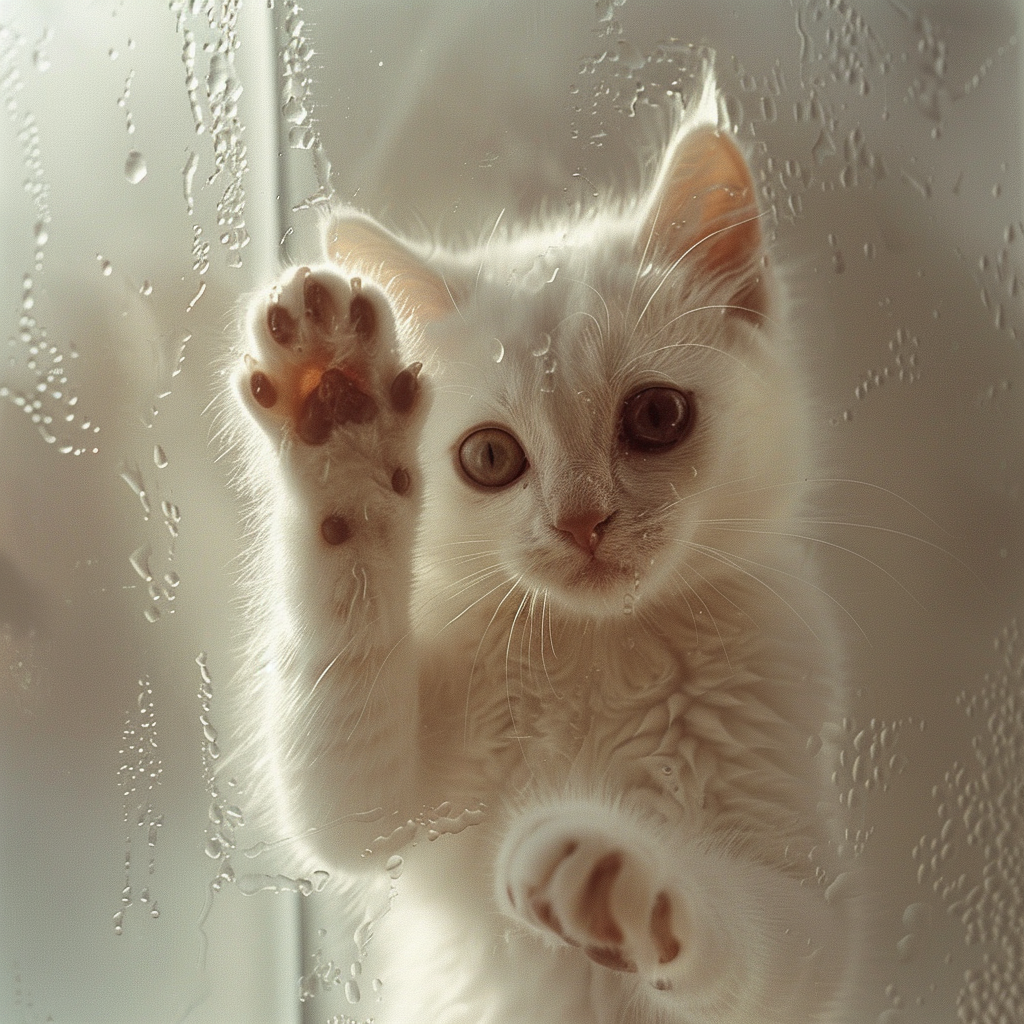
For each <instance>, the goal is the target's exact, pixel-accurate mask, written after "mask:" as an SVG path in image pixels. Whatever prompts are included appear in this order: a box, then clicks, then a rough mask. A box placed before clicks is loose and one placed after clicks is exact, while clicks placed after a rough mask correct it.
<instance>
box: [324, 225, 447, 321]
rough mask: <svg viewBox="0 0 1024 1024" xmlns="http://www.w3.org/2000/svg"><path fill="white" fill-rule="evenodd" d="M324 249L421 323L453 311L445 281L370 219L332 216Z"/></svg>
mask: <svg viewBox="0 0 1024 1024" xmlns="http://www.w3.org/2000/svg"><path fill="white" fill-rule="evenodd" d="M325 247H326V250H327V255H328V256H329V257H330V258H331V259H332V260H334V262H335V263H338V264H339V265H341V266H342V267H344V268H345V269H346V270H348V271H349V272H351V273H353V274H359V273H363V274H366V275H367V276H368V277H373V278H374V279H375V280H376V281H377V282H378V283H379V284H380V285H381V286H382V287H383V288H384V289H385V290H386V291H387V292H388V293H389V294H391V295H392V296H394V298H395V299H396V300H398V301H399V302H404V303H405V304H406V305H407V306H408V308H409V311H410V312H411V313H412V314H413V315H414V316H416V317H417V318H419V319H420V320H443V319H445V318H446V317H448V316H449V315H451V314H452V313H453V312H455V304H454V302H453V301H452V296H451V294H450V292H449V291H448V288H447V287H446V285H445V282H444V279H443V278H442V277H441V276H440V275H439V274H436V273H435V272H434V271H433V270H431V269H430V268H429V267H427V265H426V264H425V263H424V262H423V261H422V260H421V259H420V258H419V257H418V256H417V255H416V254H415V253H413V252H411V251H410V250H409V249H408V248H406V246H405V245H403V244H402V242H401V241H399V239H397V238H396V237H395V236H394V235H392V234H391V233H390V232H389V231H387V230H385V229H384V228H382V227H381V226H380V225H379V224H376V223H375V222H374V221H372V220H371V219H370V218H369V217H365V216H363V215H361V214H358V213H349V214H346V213H342V214H341V215H339V216H337V217H335V218H334V219H333V220H332V221H331V223H330V225H329V226H328V228H327V233H326V235H325Z"/></svg>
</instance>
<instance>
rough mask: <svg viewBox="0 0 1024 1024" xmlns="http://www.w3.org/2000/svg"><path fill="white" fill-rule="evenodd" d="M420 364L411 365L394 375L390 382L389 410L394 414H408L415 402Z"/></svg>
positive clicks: (418, 387)
mask: <svg viewBox="0 0 1024 1024" xmlns="http://www.w3.org/2000/svg"><path fill="white" fill-rule="evenodd" d="M422 369H423V364H422V363H412V364H411V365H410V366H407V367H406V368H405V369H404V370H402V371H401V372H400V373H398V374H396V376H395V379H394V380H393V381H392V382H391V393H390V397H391V408H392V409H394V410H395V412H408V411H409V410H410V409H411V408H412V407H413V405H414V404H415V402H416V396H417V395H418V394H419V390H420V381H419V376H420V370H422Z"/></svg>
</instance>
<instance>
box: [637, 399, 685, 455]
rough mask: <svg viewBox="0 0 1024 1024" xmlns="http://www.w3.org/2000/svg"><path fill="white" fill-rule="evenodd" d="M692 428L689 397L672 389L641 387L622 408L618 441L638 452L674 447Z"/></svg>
mask: <svg viewBox="0 0 1024 1024" xmlns="http://www.w3.org/2000/svg"><path fill="white" fill-rule="evenodd" d="M692 425H693V398H692V396H691V395H688V394H686V393H684V392H682V391H677V390H676V389H675V388H644V389H643V391H638V392H637V393H636V394H635V395H631V396H630V397H629V398H627V399H626V403H625V405H623V407H622V439H623V440H624V441H625V442H626V444H628V445H629V447H630V448H636V449H637V450H638V451H642V452H656V451H663V450H665V449H666V448H671V447H672V446H673V445H675V444H678V443H679V442H680V441H682V439H683V438H684V437H686V435H687V434H688V433H689V432H690V427H691V426H692Z"/></svg>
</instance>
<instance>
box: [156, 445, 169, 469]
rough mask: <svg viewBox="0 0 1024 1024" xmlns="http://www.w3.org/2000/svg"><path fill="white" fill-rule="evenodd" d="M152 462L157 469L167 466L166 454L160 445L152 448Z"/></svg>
mask: <svg viewBox="0 0 1024 1024" xmlns="http://www.w3.org/2000/svg"><path fill="white" fill-rule="evenodd" d="M153 462H154V463H155V464H156V468H157V469H164V468H165V467H166V466H167V453H166V452H165V451H164V450H163V448H161V447H160V445H154V446H153Z"/></svg>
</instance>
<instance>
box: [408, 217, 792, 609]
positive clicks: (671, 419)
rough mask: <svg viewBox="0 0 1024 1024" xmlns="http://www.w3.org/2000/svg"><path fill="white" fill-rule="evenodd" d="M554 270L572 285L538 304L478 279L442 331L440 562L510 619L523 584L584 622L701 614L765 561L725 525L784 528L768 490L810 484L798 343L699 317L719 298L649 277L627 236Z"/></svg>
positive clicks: (583, 251) (433, 447)
mask: <svg viewBox="0 0 1024 1024" xmlns="http://www.w3.org/2000/svg"><path fill="white" fill-rule="evenodd" d="M551 258H552V259H553V260H554V262H555V265H558V266H559V267H560V272H559V274H558V275H557V276H556V277H555V280H554V281H552V282H551V283H550V284H547V285H544V286H543V287H541V288H540V289H539V290H538V291H536V292H534V293H532V294H527V293H525V292H524V290H523V289H522V288H521V287H518V286H517V285H516V284H515V283H510V282H509V281H508V280H507V278H506V277H505V276H504V275H502V277H499V279H498V280H488V279H487V278H486V277H485V276H483V275H482V276H481V278H480V279H479V280H478V281H477V282H475V284H474V293H473V294H472V295H471V296H470V297H468V298H467V299H466V301H465V302H463V303H462V304H461V305H460V315H459V316H458V317H456V318H454V319H453V320H449V321H448V322H447V323H446V324H444V325H443V326H442V327H440V328H439V329H438V330H437V331H435V332H434V337H436V339H437V340H436V344H437V346H438V350H439V352H440V353H441V360H442V365H441V368H440V371H439V376H438V387H439V391H438V395H437V397H436V399H435V405H434V407H433V410H432V413H431V420H430V423H429V425H428V440H427V444H428V452H427V458H426V460H425V461H426V465H427V467H428V469H427V472H428V494H429V495H430V498H431V500H430V502H429V504H428V510H427V513H426V517H427V521H426V527H427V529H426V534H425V535H426V536H428V537H430V538H431V548H432V550H431V551H430V552H429V555H430V556H434V557H436V558H437V559H438V560H439V561H441V562H443V561H444V560H445V559H448V558H450V559H454V561H451V562H450V563H448V566H449V567H448V571H447V572H446V573H445V575H446V576H448V577H449V578H450V579H451V581H452V585H453V591H454V592H458V589H459V588H458V585H457V584H456V581H457V580H460V579H464V580H466V581H467V582H468V581H470V580H471V579H473V578H474V574H477V573H478V574H480V576H479V580H478V582H479V584H480V586H478V587H473V588H472V589H471V590H470V591H467V597H468V595H470V594H471V595H472V598H475V597H476V596H478V595H479V593H480V592H481V590H487V591H490V590H492V589H493V601H494V602H495V603H496V602H497V601H498V600H500V599H501V598H502V597H503V596H504V595H505V594H506V592H508V591H509V589H510V588H511V587H512V585H513V583H515V582H516V581H518V583H519V588H517V589H522V590H526V591H527V592H531V593H533V594H537V595H543V596H546V597H547V598H548V599H549V600H550V601H552V602H553V603H554V604H555V605H556V606H560V607H561V608H562V609H563V611H565V612H567V613H570V614H573V615H585V616H588V617H594V616H597V617H605V616H621V615H622V614H623V612H624V610H627V609H631V608H633V607H634V606H636V607H638V608H642V607H643V606H645V605H650V604H657V603H659V602H665V601H670V602H673V603H675V604H677V605H679V604H681V603H683V601H684V600H685V601H688V602H689V604H690V605H691V607H694V608H696V609H700V605H701V601H702V598H701V597H700V596H699V595H700V594H701V593H702V592H706V591H707V589H708V587H709V586H713V585H714V584H713V580H714V577H715V576H717V575H719V574H720V572H721V571H722V569H723V568H725V567H727V566H728V565H729V563H730V562H731V563H732V565H733V569H732V571H735V566H736V564H737V559H738V558H740V557H745V556H744V554H743V552H745V551H749V540H750V536H751V535H750V534H743V533H739V532H737V531H736V529H732V530H731V531H730V532H726V531H725V530H723V526H724V525H725V524H723V523H722V520H723V519H730V520H733V527H735V526H737V525H742V524H736V523H735V520H737V519H746V520H751V519H757V520H760V521H761V522H762V526H761V528H764V529H769V528H770V527H764V526H763V520H765V519H777V518H779V517H780V516H782V515H784V514H785V511H786V489H785V488H779V487H778V486H772V487H770V488H768V489H765V488H764V487H763V486H761V485H763V484H764V483H765V482H766V481H771V482H772V483H773V484H775V483H777V481H778V480H779V479H798V478H799V472H800V467H799V466H798V465H796V463H795V459H796V453H797V451H798V449H799V447H800V446H799V445H797V444H796V441H797V440H798V438H797V436H796V435H798V433H799V430H800V424H799V421H798V418H794V416H793V415H792V414H793V412H794V407H795V405H796V403H795V401H794V402H791V401H789V391H790V386H791V384H792V381H791V379H787V372H788V371H787V369H786V367H785V366H784V365H779V363H778V361H777V360H776V358H775V355H776V353H775V352H773V346H775V347H776V348H777V347H778V346H779V345H780V344H784V341H785V339H776V338H772V337H770V336H769V334H768V333H767V332H765V331H763V330H761V329H759V328H756V327H754V326H753V325H752V324H751V323H750V322H748V321H747V320H745V319H742V318H740V317H737V316H735V315H731V314H728V313H723V311H722V310H721V309H719V308H714V309H699V308H698V307H701V306H706V305H709V304H711V303H709V297H710V296H709V294H708V292H707V289H706V288H704V287H703V286H702V285H701V283H700V282H699V281H696V280H693V279H692V276H691V275H689V274H688V273H687V272H686V270H685V269H681V268H676V269H675V270H674V271H673V272H672V273H670V274H667V275H666V273H665V269H664V268H662V269H661V270H649V271H648V272H647V273H646V274H641V276H639V277H638V270H639V268H640V266H641V263H640V259H639V258H638V256H637V255H636V253H635V252H634V251H633V245H632V241H631V240H630V239H625V238H622V237H615V236H614V235H613V234H609V235H603V236H602V237H600V238H590V239H586V238H584V239H583V240H582V241H581V242H580V243H579V245H578V246H577V247H576V248H575V249H566V250H565V251H563V252H561V253H559V254H557V256H552V257H551ZM641 311H644V313H643V316H642V318H641ZM638 321H639V322H638ZM499 352H501V359H500V361H495V356H496V355H497V354H498V353H499ZM747 525H754V526H756V524H749V523H748V524H747ZM434 542H439V544H438V546H437V547H435V546H434ZM737 542H739V543H737ZM472 598H468V599H472ZM509 600H511V598H509ZM520 600H521V598H517V599H516V602H515V603H516V604H518V603H519V601H520ZM467 603H468V600H467Z"/></svg>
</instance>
